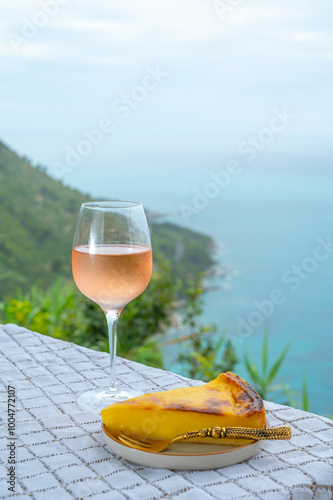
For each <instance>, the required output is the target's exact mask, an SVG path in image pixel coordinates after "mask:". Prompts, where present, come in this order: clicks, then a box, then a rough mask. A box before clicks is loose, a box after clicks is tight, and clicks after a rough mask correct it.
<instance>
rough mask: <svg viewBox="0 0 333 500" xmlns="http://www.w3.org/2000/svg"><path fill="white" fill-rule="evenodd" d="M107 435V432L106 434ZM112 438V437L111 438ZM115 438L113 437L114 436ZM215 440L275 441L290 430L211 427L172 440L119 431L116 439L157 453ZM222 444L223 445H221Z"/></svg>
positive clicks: (287, 428)
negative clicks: (200, 440)
mask: <svg viewBox="0 0 333 500" xmlns="http://www.w3.org/2000/svg"><path fill="white" fill-rule="evenodd" d="M107 433H108V432H107ZM111 437H112V436H111ZM114 437H115V436H114ZM207 437H211V438H215V439H226V438H228V439H250V440H263V439H268V440H276V439H290V438H291V428H290V427H289V425H286V426H283V427H273V428H271V429H257V428H250V427H212V428H208V429H201V430H200V431H192V432H186V434H181V435H180V436H177V437H175V438H173V439H154V440H153V439H149V438H142V437H139V436H134V435H133V434H128V433H127V432H123V431H120V432H119V434H118V436H117V437H116V438H117V440H118V441H120V442H121V443H122V444H125V445H126V446H129V447H130V448H136V449H137V450H143V451H149V452H159V451H163V450H166V449H167V448H168V447H169V446H170V445H171V444H174V443H177V442H179V441H186V440H188V439H193V438H207ZM222 444H223V443H222Z"/></svg>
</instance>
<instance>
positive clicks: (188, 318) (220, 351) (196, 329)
mask: <svg viewBox="0 0 333 500" xmlns="http://www.w3.org/2000/svg"><path fill="white" fill-rule="evenodd" d="M202 294H203V288H202V281H201V280H197V281H196V282H193V283H192V284H191V286H190V287H189V288H188V289H187V290H186V297H187V301H186V303H185V306H184V319H183V323H184V325H185V326H188V327H189V329H190V334H189V335H187V336H186V337H183V338H182V339H180V340H179V341H178V342H184V341H187V343H186V344H185V346H184V351H183V352H182V353H181V354H179V356H178V358H177V361H178V362H179V363H182V364H183V365H185V369H186V375H187V376H189V377H191V378H196V379H199V380H204V381H207V382H208V381H209V380H212V379H214V378H215V377H216V375H217V374H218V373H222V372H227V371H232V370H234V368H235V366H236V364H237V362H238V359H237V356H236V352H235V349H234V347H233V345H232V343H231V340H229V339H226V338H225V334H222V335H221V336H220V338H219V340H218V341H217V342H216V333H217V326H216V325H215V324H214V323H212V324H210V325H204V326H203V325H200V324H199V318H200V316H201V314H202V312H203V309H202V306H203V301H202ZM214 334H215V336H214Z"/></svg>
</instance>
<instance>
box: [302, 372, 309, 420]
mask: <svg viewBox="0 0 333 500" xmlns="http://www.w3.org/2000/svg"><path fill="white" fill-rule="evenodd" d="M302 403H303V410H304V411H309V395H308V384H307V380H306V375H305V373H303V386H302Z"/></svg>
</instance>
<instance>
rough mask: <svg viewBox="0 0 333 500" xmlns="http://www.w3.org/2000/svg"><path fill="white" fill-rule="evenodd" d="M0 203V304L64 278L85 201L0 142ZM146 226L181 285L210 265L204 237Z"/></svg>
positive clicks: (156, 254) (169, 226)
mask: <svg viewBox="0 0 333 500" xmlns="http://www.w3.org/2000/svg"><path fill="white" fill-rule="evenodd" d="M0 199H1V205H0V221H1V229H0V275H2V276H4V275H5V274H7V273H8V274H7V277H8V278H9V277H10V279H2V280H1V281H0V300H4V299H9V298H11V297H13V296H17V294H18V293H19V291H20V290H23V291H24V292H29V291H30V290H31V287H32V285H38V286H39V287H41V288H43V289H45V288H46V287H48V286H51V285H52V284H53V283H54V282H55V281H56V280H57V279H58V278H59V277H63V278H65V279H70V278H71V249H72V242H73V235H74V228H75V224H76V219H77V216H78V213H79V209H80V206H81V204H82V203H83V202H84V201H89V200H90V197H89V196H88V195H87V194H83V193H80V192H79V191H76V190H73V189H70V188H69V187H67V186H64V185H63V183H62V182H61V181H58V180H55V179H54V178H52V177H50V176H49V175H47V173H46V169H45V168H44V167H42V166H41V165H38V166H37V167H36V168H35V167H33V166H32V165H31V161H30V160H29V159H28V158H27V157H20V156H19V155H17V154H16V153H15V152H14V151H12V150H10V149H9V148H8V147H7V146H5V144H3V143H2V142H1V141H0ZM148 220H149V212H148ZM150 228H151V232H152V243H153V249H154V260H155V261H157V263H159V259H160V258H161V259H162V260H167V261H168V262H169V263H170V269H171V270H172V271H170V272H172V274H173V275H174V276H177V277H180V278H181V279H182V280H184V281H186V280H187V278H189V277H192V276H193V275H195V274H196V273H197V272H199V271H202V270H207V269H208V268H209V267H210V266H211V264H212V259H211V257H210V252H211V250H212V245H213V243H212V239H211V238H209V237H208V236H204V235H201V234H199V233H196V232H193V231H190V230H187V229H183V228H180V227H178V226H176V225H173V224H169V223H165V224H158V223H156V222H151V223H150ZM9 273H10V274H9Z"/></svg>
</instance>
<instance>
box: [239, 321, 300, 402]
mask: <svg viewBox="0 0 333 500" xmlns="http://www.w3.org/2000/svg"><path fill="white" fill-rule="evenodd" d="M268 337H269V331H268V326H267V325H266V327H265V332H264V338H263V345H262V355H261V370H260V368H259V367H258V364H257V363H256V362H255V360H254V357H253V356H252V355H251V353H249V354H247V353H245V354H244V363H245V367H246V369H247V372H248V374H249V377H250V381H251V383H252V385H253V387H254V389H255V390H256V391H257V392H258V394H259V395H260V396H261V397H262V398H263V399H270V400H272V401H273V400H276V398H277V394H279V393H280V397H281V395H282V397H285V398H286V401H285V402H284V404H287V405H289V406H293V407H295V408H301V409H303V410H305V411H309V397H308V388H307V381H306V377H305V375H303V386H302V392H299V391H296V390H294V389H292V388H291V387H290V386H289V385H288V384H285V383H284V382H279V383H277V382H276V378H277V376H278V374H279V372H280V370H281V367H282V364H283V362H284V361H285V359H286V356H287V353H288V351H289V348H290V346H291V343H288V344H287V345H286V346H285V347H284V349H283V350H282V352H281V353H280V355H279V356H278V358H277V359H276V361H275V362H274V363H273V365H272V366H271V368H268V350H269V349H268ZM272 393H273V394H274V395H273V396H272ZM268 396H269V397H268Z"/></svg>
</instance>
